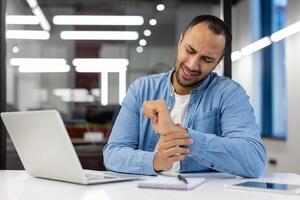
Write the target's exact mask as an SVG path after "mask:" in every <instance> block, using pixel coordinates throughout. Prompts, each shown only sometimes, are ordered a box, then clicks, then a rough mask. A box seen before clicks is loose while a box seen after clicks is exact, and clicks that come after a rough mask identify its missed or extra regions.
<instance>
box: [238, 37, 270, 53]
mask: <svg viewBox="0 0 300 200" xmlns="http://www.w3.org/2000/svg"><path fill="white" fill-rule="evenodd" d="M271 43H272V41H271V40H270V38H269V37H264V38H262V39H260V40H257V41H255V42H253V43H251V44H249V45H247V46H245V47H243V48H242V49H241V53H242V55H243V56H245V55H248V54H251V53H253V52H255V51H258V50H260V49H262V48H264V47H266V46H268V45H270V44H271Z"/></svg>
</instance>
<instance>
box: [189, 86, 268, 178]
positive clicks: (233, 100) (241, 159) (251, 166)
mask: <svg viewBox="0 0 300 200" xmlns="http://www.w3.org/2000/svg"><path fill="white" fill-rule="evenodd" d="M223 97H224V98H223V99H222V100H221V107H220V108H221V110H220V126H221V136H217V135H216V134H214V133H209V132H203V131H199V130H193V129H189V130H188V133H189V137H190V138H192V139H193V140H194V145H191V147H190V150H191V153H190V155H191V157H192V158H193V159H194V160H196V161H197V162H199V163H200V164H202V165H204V166H206V167H209V168H212V169H215V170H217V171H222V172H226V173H230V174H234V175H238V176H242V177H253V178H254V177H258V176H260V175H261V174H262V173H263V170H264V166H265V160H266V150H265V148H264V146H263V144H262V141H261V138H260V130H259V127H258V126H257V124H256V122H255V118H254V113H253V109H252V107H251V105H250V104H249V101H248V97H247V95H246V94H245V92H244V90H242V89H241V88H240V87H236V88H234V89H231V90H229V91H227V92H224V96H223ZM199 120H200V119H199Z"/></svg>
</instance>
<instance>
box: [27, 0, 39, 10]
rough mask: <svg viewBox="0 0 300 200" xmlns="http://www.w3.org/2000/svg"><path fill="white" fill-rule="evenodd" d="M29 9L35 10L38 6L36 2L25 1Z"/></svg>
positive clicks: (35, 0) (32, 0) (31, 0)
mask: <svg viewBox="0 0 300 200" xmlns="http://www.w3.org/2000/svg"><path fill="white" fill-rule="evenodd" d="M26 1H27V3H28V5H29V7H30V8H32V9H33V8H36V7H37V6H38V3H37V0H26Z"/></svg>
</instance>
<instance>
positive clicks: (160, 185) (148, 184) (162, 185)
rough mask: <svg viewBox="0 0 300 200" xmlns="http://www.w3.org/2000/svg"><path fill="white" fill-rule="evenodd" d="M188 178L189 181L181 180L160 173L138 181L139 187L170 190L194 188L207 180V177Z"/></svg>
mask: <svg viewBox="0 0 300 200" xmlns="http://www.w3.org/2000/svg"><path fill="white" fill-rule="evenodd" d="M186 180H187V182H188V183H185V182H183V181H180V180H178V179H177V178H176V177H168V176H160V175H159V176H157V177H155V178H152V179H148V180H145V181H140V182H138V187H139V188H153V189H168V190H192V189H194V188H196V187H198V186H199V185H201V184H203V183H204V182H205V181H206V180H205V178H186Z"/></svg>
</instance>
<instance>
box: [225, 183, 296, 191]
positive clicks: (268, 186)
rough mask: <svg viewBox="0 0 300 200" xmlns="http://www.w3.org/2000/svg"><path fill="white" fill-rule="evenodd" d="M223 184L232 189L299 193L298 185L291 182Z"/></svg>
mask: <svg viewBox="0 0 300 200" xmlns="http://www.w3.org/2000/svg"><path fill="white" fill-rule="evenodd" d="M224 186H225V187H226V188H232V189H242V190H252V191H264V192H282V193H288V194H300V185H291V184H284V183H269V182H256V181H247V182H242V183H238V184H233V185H224Z"/></svg>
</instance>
